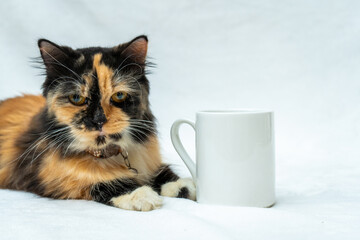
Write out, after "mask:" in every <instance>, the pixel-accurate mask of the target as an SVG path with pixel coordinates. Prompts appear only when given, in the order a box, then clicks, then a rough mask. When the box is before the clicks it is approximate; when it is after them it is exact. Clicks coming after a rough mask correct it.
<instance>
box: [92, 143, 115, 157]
mask: <svg viewBox="0 0 360 240" xmlns="http://www.w3.org/2000/svg"><path fill="white" fill-rule="evenodd" d="M121 151H122V150H121V147H120V146H119V145H115V144H110V145H108V146H107V147H106V148H103V149H88V150H86V152H87V153H88V154H90V155H92V156H93V157H96V158H110V157H113V156H117V155H119V154H120V153H121Z"/></svg>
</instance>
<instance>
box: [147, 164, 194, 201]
mask: <svg viewBox="0 0 360 240" xmlns="http://www.w3.org/2000/svg"><path fill="white" fill-rule="evenodd" d="M151 186H152V188H153V189H154V190H155V191H156V192H158V193H159V194H160V195H161V196H166V197H177V198H188V199H191V200H196V187H195V184H194V182H193V180H192V179H191V178H179V177H178V176H177V175H176V174H175V173H174V172H173V171H172V170H171V169H170V167H169V166H168V165H162V166H161V167H160V169H159V170H158V171H157V173H156V174H155V176H154V177H153V179H152V184H151Z"/></svg>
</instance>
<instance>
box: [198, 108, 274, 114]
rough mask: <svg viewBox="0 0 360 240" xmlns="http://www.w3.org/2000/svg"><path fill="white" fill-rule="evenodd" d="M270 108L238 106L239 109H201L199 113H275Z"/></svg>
mask: <svg viewBox="0 0 360 240" xmlns="http://www.w3.org/2000/svg"><path fill="white" fill-rule="evenodd" d="M273 112H274V111H273V110H270V109H257V108H238V109H222V110H217V109H214V110H201V111H197V112H196V113H197V114H210V115H226V114H228V115H229V114H244V115H245V114H264V113H273Z"/></svg>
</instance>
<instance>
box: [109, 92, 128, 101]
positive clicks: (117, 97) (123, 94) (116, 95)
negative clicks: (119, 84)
mask: <svg viewBox="0 0 360 240" xmlns="http://www.w3.org/2000/svg"><path fill="white" fill-rule="evenodd" d="M126 97H127V93H126V92H117V93H114V94H113V95H112V96H111V100H112V101H114V102H116V103H120V102H123V101H125V99H126Z"/></svg>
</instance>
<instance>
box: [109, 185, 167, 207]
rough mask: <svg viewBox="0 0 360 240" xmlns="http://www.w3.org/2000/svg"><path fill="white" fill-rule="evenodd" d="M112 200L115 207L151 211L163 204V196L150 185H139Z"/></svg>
mask: <svg viewBox="0 0 360 240" xmlns="http://www.w3.org/2000/svg"><path fill="white" fill-rule="evenodd" d="M110 201H111V203H112V205H113V206H115V207H118V208H122V209H126V210H136V211H150V210H153V209H156V208H160V207H161V205H162V198H161V197H160V196H159V194H157V193H156V192H155V191H154V190H153V189H152V188H151V187H149V186H142V187H139V188H137V189H135V190H134V191H132V192H131V193H128V194H125V195H121V196H119V197H113V198H112V199H111V200H110Z"/></svg>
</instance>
